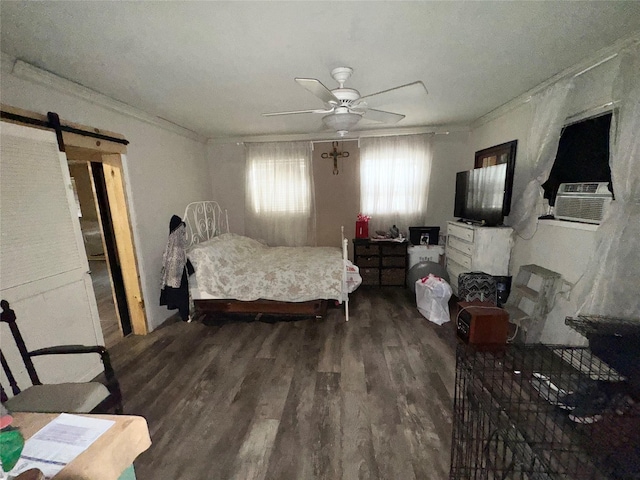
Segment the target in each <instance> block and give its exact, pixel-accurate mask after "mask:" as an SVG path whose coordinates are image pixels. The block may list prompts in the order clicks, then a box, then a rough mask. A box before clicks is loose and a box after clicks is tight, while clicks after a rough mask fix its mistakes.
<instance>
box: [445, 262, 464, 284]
mask: <svg viewBox="0 0 640 480" xmlns="http://www.w3.org/2000/svg"><path fill="white" fill-rule="evenodd" d="M468 271H469V269H468V268H464V267H463V266H462V265H459V264H458V263H456V262H454V261H452V260H449V261H447V273H449V277H451V278H453V277H456V279H457V278H458V276H459V275H460V274H461V273H466V272H468ZM451 278H450V279H451ZM452 283H453V282H452ZM457 284H458V282H457V281H456V285H457Z"/></svg>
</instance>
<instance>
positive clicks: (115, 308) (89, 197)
mask: <svg viewBox="0 0 640 480" xmlns="http://www.w3.org/2000/svg"><path fill="white" fill-rule="evenodd" d="M68 164H69V173H70V175H71V181H72V185H73V188H74V194H75V197H76V203H77V205H78V217H79V220H80V229H81V231H82V239H83V241H84V246H85V251H86V254H87V261H88V262H89V272H90V275H91V281H92V284H93V291H94V294H95V297H96V304H97V307H98V315H99V317H100V327H101V329H102V335H103V337H104V344H105V346H106V347H107V348H112V347H113V346H114V345H116V344H117V343H118V342H120V340H122V338H124V337H126V336H127V335H129V334H130V333H131V332H132V328H131V317H130V315H129V308H128V305H127V301H126V294H125V288H124V281H123V278H122V270H121V268H120V262H119V257H118V250H117V244H116V241H115V234H114V231H113V222H112V220H111V211H110V208H109V198H108V195H107V191H106V185H105V181H104V169H103V167H102V163H100V162H89V161H86V160H77V159H73V158H69V159H68Z"/></svg>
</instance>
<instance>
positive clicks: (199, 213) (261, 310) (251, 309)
mask: <svg viewBox="0 0 640 480" xmlns="http://www.w3.org/2000/svg"><path fill="white" fill-rule="evenodd" d="M183 221H184V222H185V224H186V225H187V248H189V247H192V246H193V245H197V244H200V243H203V242H206V241H208V240H211V239H212V238H214V237H217V236H218V235H221V234H223V233H229V215H228V212H227V210H226V209H225V210H223V209H222V207H220V204H218V202H215V201H200V202H192V203H190V204H188V205H187V207H186V208H185V211H184V216H183ZM341 233H342V242H341V245H342V262H343V269H342V292H343V293H342V298H341V299H340V302H341V303H343V304H344V314H345V321H347V322H348V321H349V293H348V290H347V285H346V283H347V262H348V254H347V252H348V248H347V246H348V240H347V239H346V238H345V237H344V227H341ZM193 304H194V308H195V310H196V311H197V312H203V313H242V314H257V315H260V314H269V315H303V316H311V315H312V316H316V317H323V316H324V315H325V313H326V310H327V300H311V301H308V302H279V301H273V300H255V301H251V302H247V301H241V300H235V299H220V300H211V299H194V300H193Z"/></svg>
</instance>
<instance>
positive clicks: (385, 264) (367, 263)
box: [353, 238, 408, 286]
mask: <svg viewBox="0 0 640 480" xmlns="http://www.w3.org/2000/svg"><path fill="white" fill-rule="evenodd" d="M407 246H408V243H407V242H403V243H398V242H391V241H386V242H385V241H371V240H369V239H366V238H365V239H359V238H356V239H354V240H353V252H354V256H353V263H354V264H356V265H357V266H358V268H359V269H360V275H361V276H362V285H375V286H404V285H405V283H406V277H407Z"/></svg>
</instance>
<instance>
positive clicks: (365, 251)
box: [354, 243, 380, 256]
mask: <svg viewBox="0 0 640 480" xmlns="http://www.w3.org/2000/svg"><path fill="white" fill-rule="evenodd" d="M354 250H355V254H356V255H363V256H370V255H379V254H380V247H379V246H378V245H358V244H357V243H356V244H355V245H354Z"/></svg>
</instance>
